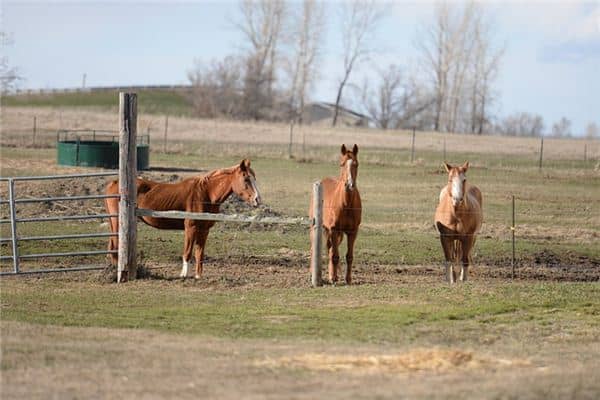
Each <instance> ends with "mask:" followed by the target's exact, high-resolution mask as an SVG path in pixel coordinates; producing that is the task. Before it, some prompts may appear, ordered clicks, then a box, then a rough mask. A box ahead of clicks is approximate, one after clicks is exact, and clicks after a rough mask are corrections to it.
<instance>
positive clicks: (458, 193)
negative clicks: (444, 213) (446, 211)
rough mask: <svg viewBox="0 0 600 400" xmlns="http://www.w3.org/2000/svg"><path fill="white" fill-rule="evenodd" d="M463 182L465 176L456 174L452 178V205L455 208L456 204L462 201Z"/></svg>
mask: <svg viewBox="0 0 600 400" xmlns="http://www.w3.org/2000/svg"><path fill="white" fill-rule="evenodd" d="M464 181H465V174H462V173H461V174H458V175H457V176H455V177H454V178H452V205H453V206H455V207H456V206H457V205H458V203H460V202H461V200H462V199H463V187H464V185H463V183H464Z"/></svg>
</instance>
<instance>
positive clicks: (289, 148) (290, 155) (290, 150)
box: [288, 119, 296, 159]
mask: <svg viewBox="0 0 600 400" xmlns="http://www.w3.org/2000/svg"><path fill="white" fill-rule="evenodd" d="M295 123H296V121H295V120H293V119H292V121H291V122H290V143H289V144H288V158H289V159H291V158H292V142H293V141H294V124H295Z"/></svg>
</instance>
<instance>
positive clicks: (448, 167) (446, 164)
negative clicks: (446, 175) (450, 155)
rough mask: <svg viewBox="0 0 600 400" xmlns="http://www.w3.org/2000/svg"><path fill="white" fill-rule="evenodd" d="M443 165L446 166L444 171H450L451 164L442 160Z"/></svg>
mask: <svg viewBox="0 0 600 400" xmlns="http://www.w3.org/2000/svg"><path fill="white" fill-rule="evenodd" d="M444 167H445V168H446V172H450V170H451V169H452V165H450V164H448V163H447V162H444Z"/></svg>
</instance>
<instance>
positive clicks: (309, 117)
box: [302, 102, 370, 127]
mask: <svg viewBox="0 0 600 400" xmlns="http://www.w3.org/2000/svg"><path fill="white" fill-rule="evenodd" d="M334 113H335V104H331V103H324V102H316V103H310V104H308V105H306V106H305V107H304V111H303V112H302V122H303V123H305V124H308V125H329V126H331V123H332V122H333V114H334ZM369 122H370V118H369V117H367V116H366V115H363V114H360V113H357V112H355V111H352V110H349V109H347V108H345V107H342V106H340V108H339V113H338V125H340V126H354V127H368V126H369Z"/></svg>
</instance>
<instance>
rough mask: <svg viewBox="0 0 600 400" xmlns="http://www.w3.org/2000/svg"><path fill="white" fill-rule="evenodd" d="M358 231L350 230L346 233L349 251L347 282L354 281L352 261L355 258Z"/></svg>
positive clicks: (347, 257)
mask: <svg viewBox="0 0 600 400" xmlns="http://www.w3.org/2000/svg"><path fill="white" fill-rule="evenodd" d="M356 234H357V232H349V233H347V234H346V238H347V240H348V252H347V253H346V284H348V285H350V284H351V283H352V261H353V260H354V241H355V240H356Z"/></svg>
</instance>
